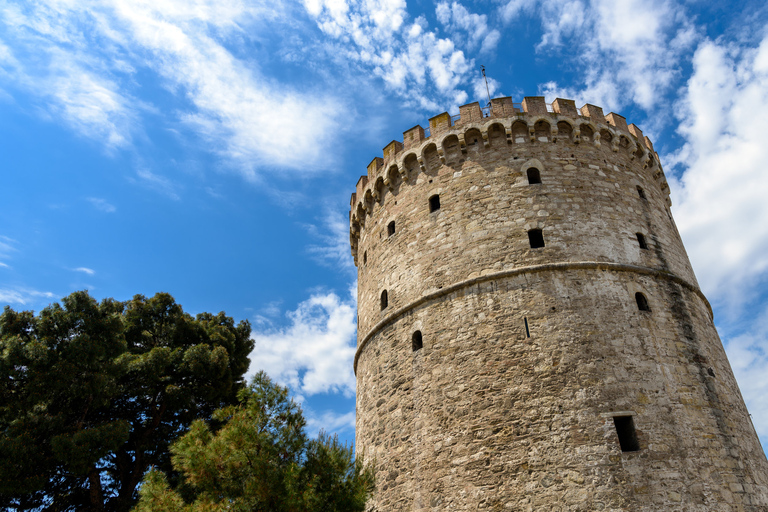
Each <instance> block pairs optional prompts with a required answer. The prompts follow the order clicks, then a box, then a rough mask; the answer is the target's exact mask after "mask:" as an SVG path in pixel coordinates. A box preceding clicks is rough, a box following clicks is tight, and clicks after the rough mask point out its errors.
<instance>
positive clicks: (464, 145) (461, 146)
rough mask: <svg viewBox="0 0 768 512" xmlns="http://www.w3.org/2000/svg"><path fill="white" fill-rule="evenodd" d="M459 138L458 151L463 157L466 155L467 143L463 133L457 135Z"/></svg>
mask: <svg viewBox="0 0 768 512" xmlns="http://www.w3.org/2000/svg"><path fill="white" fill-rule="evenodd" d="M457 135H458V137H459V149H461V153H462V154H463V155H466V154H467V142H466V141H465V140H464V133H463V132H462V133H459V134H457Z"/></svg>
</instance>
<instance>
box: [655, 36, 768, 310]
mask: <svg viewBox="0 0 768 512" xmlns="http://www.w3.org/2000/svg"><path fill="white" fill-rule="evenodd" d="M766 62H768V37H766V38H765V39H764V40H763V41H762V43H761V44H760V46H759V47H758V48H751V49H745V50H736V49H735V48H731V47H727V46H721V45H718V44H716V43H713V42H705V43H703V44H702V45H701V46H700V47H699V48H698V50H697V51H696V54H695V56H694V59H693V65H694V72H693V75H692V76H691V78H690V80H689V81H688V85H687V87H686V89H685V91H684V95H683V99H682V101H681V102H680V104H679V105H680V110H679V112H678V115H679V117H680V121H681V122H680V127H679V130H678V131H679V133H680V134H681V135H682V136H683V138H684V140H685V143H684V144H683V146H682V148H681V149H680V150H679V151H678V152H677V153H676V154H675V155H674V156H673V157H672V158H670V159H669V160H670V161H671V162H673V163H674V164H676V165H677V166H678V167H679V169H680V170H681V171H682V176H681V178H680V179H679V181H676V180H670V186H671V188H672V194H673V203H674V204H673V208H674V214H675V220H676V222H677V224H678V228H679V229H680V232H681V234H682V236H683V239H684V241H685V244H686V247H687V249H688V251H689V254H690V257H691V261H692V262H693V266H694V268H695V269H696V270H697V272H698V275H699V278H700V281H701V285H702V288H703V289H704V291H705V293H706V294H707V295H710V296H712V298H714V302H717V303H723V304H728V305H729V307H734V306H738V305H739V304H741V303H743V301H745V300H749V299H750V298H751V297H752V294H751V293H750V292H753V291H754V290H755V289H756V287H757V286H758V285H759V284H760V283H764V282H765V278H766V271H768V222H766V219H768V201H766V197H768V174H766V173H765V162H767V161H768V145H766V144H765V140H764V136H763V134H765V133H768V65H766Z"/></svg>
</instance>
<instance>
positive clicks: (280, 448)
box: [135, 373, 373, 512]
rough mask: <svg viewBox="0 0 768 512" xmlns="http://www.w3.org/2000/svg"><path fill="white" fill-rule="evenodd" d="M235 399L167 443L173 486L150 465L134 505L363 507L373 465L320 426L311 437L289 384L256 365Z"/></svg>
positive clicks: (167, 509)
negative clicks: (210, 420) (216, 425)
mask: <svg viewBox="0 0 768 512" xmlns="http://www.w3.org/2000/svg"><path fill="white" fill-rule="evenodd" d="M240 400H241V403H240V404H239V405H237V406H228V407H224V408H222V409H220V410H218V411H216V412H215V413H214V417H215V418H216V419H217V420H219V421H221V422H223V426H222V427H221V428H220V429H219V430H217V431H214V430H212V429H211V427H210V426H209V425H208V424H206V423H205V422H203V421H195V422H194V423H193V424H192V427H191V428H190V430H189V432H188V433H187V434H185V435H184V436H183V437H181V438H179V440H177V441H176V442H175V443H174V444H173V445H172V446H171V453H172V461H173V466H174V468H175V469H176V471H178V472H179V473H180V474H181V475H182V476H183V482H180V483H179V485H177V486H176V488H175V489H174V488H172V486H171V484H169V479H167V478H166V475H165V474H164V473H163V472H162V471H159V470H154V469H153V470H152V471H150V472H149V473H148V475H147V477H146V479H145V481H144V483H143V484H142V487H141V491H140V494H141V499H140V500H139V503H138V505H137V507H136V509H135V511H136V512H182V511H183V512H193V511H194V512H203V511H206V512H218V511H224V510H227V511H243V512H246V511H247V512H260V511H264V512H267V511H269V512H353V511H360V512H362V511H363V510H364V508H365V501H366V499H367V497H368V495H369V494H370V492H371V491H372V489H373V471H372V469H371V468H370V467H368V466H364V465H363V463H362V460H360V459H358V460H355V459H354V456H353V449H352V448H351V447H348V446H346V445H340V444H339V442H338V439H337V438H336V437H335V436H334V437H330V436H327V435H325V434H323V433H321V434H320V435H319V436H318V438H317V439H309V438H308V437H307V436H306V434H305V432H304V426H305V421H304V417H303V416H302V413H301V409H300V408H299V407H298V406H297V405H296V404H295V402H293V400H291V399H290V398H289V397H288V390H287V389H286V388H283V387H281V386H278V385H276V384H274V383H273V382H272V381H270V380H269V378H268V377H267V376H266V375H265V374H264V373H259V374H258V375H257V376H256V377H255V379H254V381H253V383H252V384H251V386H250V387H249V388H247V389H244V390H242V391H241V392H240Z"/></svg>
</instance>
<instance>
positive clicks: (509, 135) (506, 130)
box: [504, 124, 514, 144]
mask: <svg viewBox="0 0 768 512" xmlns="http://www.w3.org/2000/svg"><path fill="white" fill-rule="evenodd" d="M504 133H506V134H507V144H512V142H514V141H513V140H512V125H511V124H510V125H509V126H505V127H504Z"/></svg>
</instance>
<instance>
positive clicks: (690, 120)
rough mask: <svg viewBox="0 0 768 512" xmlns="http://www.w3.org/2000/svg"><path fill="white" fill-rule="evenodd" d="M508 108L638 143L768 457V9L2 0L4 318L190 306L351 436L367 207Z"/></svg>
mask: <svg viewBox="0 0 768 512" xmlns="http://www.w3.org/2000/svg"><path fill="white" fill-rule="evenodd" d="M481 64H482V65H485V66H486V68H487V70H488V77H489V85H490V89H491V94H492V95H493V96H502V95H504V96H512V97H513V99H514V101H516V102H518V101H521V100H522V98H523V96H526V95H528V96H534V95H544V96H546V98H547V101H548V102H551V101H552V100H554V99H555V98H556V97H564V98H572V99H575V100H576V102H577V104H578V105H579V106H580V105H583V104H584V103H593V104H596V105H600V106H602V107H603V108H604V110H605V112H609V111H615V112H618V113H620V114H622V115H624V116H625V117H626V118H627V119H628V120H629V121H630V122H634V123H635V124H637V125H639V126H640V127H641V128H642V129H643V130H644V132H645V134H646V135H648V136H649V137H650V138H651V139H652V140H653V142H654V146H655V148H656V150H657V151H658V152H659V154H660V155H661V161H662V165H663V166H664V169H665V172H666V174H667V176H668V178H669V181H670V186H671V189H672V200H673V214H674V215H675V219H676V221H677V223H678V226H679V228H680V230H681V233H682V236H683V239H684V241H685V243H686V247H687V249H688V252H689V256H690V258H691V260H692V262H693V265H694V269H695V271H696V274H697V277H698V279H699V282H700V284H701V286H702V289H703V290H704V293H705V294H706V295H707V297H708V298H709V299H710V301H711V302H712V304H713V306H714V310H715V320H716V324H717V326H718V328H719V330H720V333H721V336H722V338H723V342H724V344H725V346H726V350H727V352H728V355H729V357H730V361H731V365H732V366H733V368H734V371H735V373H736V376H737V378H738V380H739V384H740V386H741V390H742V393H743V395H744V397H745V399H746V401H747V404H748V407H749V409H750V412H751V413H752V417H753V421H754V424H755V427H756V428H757V430H758V433H759V434H760V436H761V439H762V442H763V445H764V446H765V445H766V442H767V441H768V400H765V399H764V397H765V396H766V395H768V200H766V197H768V173H767V172H766V168H767V167H768V143H766V134H768V7H766V5H765V3H764V2H761V1H744V2H731V3H711V2H703V1H694V0H689V1H683V2H675V1H671V0H670V1H662V0H643V1H641V0H627V1H616V0H599V1H591V2H590V1H587V0H493V1H487V2H469V1H467V2H452V1H450V2H444V1H439V0H438V1H437V2H435V1H426V0H416V1H411V2H406V1H405V0H304V1H303V2H302V1H301V0H299V1H296V2H282V1H280V0H275V1H269V2H267V1H263V0H260V1H253V2H251V1H247V0H134V1H127V0H47V1H42V0H41V1H34V0H32V1H24V2H21V1H19V2H14V1H10V2H9V1H4V0H0V170H1V171H2V174H0V177H1V178H2V181H0V202H1V204H2V208H0V305H4V304H9V305H11V306H12V307H13V308H15V309H33V310H36V311H39V310H40V309H41V308H43V307H45V306H46V305H47V304H49V303H51V302H52V301H56V300H59V299H60V298H61V297H63V296H65V295H67V294H69V293H71V292H72V291H75V290H80V289H89V290H90V291H91V293H92V294H93V295H94V296H95V297H97V298H104V297H115V298H116V299H120V300H126V299H128V298H130V297H131V296H133V295H134V294H137V293H141V294H144V295H152V294H154V293H155V292H158V291H167V292H169V293H171V294H172V295H173V296H174V297H175V298H176V299H177V301H178V302H179V303H181V304H182V305H183V306H184V308H185V309H186V310H187V311H189V312H191V313H198V312H202V311H213V312H218V311H221V310H223V311H226V312H227V314H229V315H231V316H233V317H235V319H238V320H240V319H248V320H250V321H251V323H252V325H253V334H254V339H255V340H256V350H255V351H254V354H253V355H252V366H251V369H252V371H256V370H257V369H260V368H263V369H266V370H267V371H268V372H269V373H270V374H271V375H272V376H273V377H275V378H276V379H278V380H279V381H280V382H283V383H286V384H289V385H290V386H291V387H292V389H293V390H294V392H295V394H296V396H297V398H298V399H299V400H301V401H302V402H303V404H304V408H305V412H306V414H307V416H308V418H309V419H310V426H311V428H312V429H313V430H316V429H317V428H319V427H321V426H322V427H325V428H326V429H328V430H331V431H336V432H339V434H340V435H341V437H342V438H344V439H349V440H351V439H353V436H354V390H355V381H354V376H353V374H352V358H353V355H354V345H355V329H356V327H355V287H356V284H355V276H356V269H355V267H354V265H353V263H352V260H351V257H350V253H349V236H348V229H349V226H348V209H349V196H350V194H351V192H352V191H353V190H354V185H355V183H356V181H357V178H358V177H359V176H360V175H361V174H363V173H364V172H365V168H366V165H367V164H368V163H369V162H370V161H371V159H372V158H373V157H375V156H380V155H381V148H383V147H384V146H385V145H386V144H387V143H388V142H389V141H391V140H392V139H401V137H402V132H403V131H404V130H406V129H408V128H410V127H412V126H414V125H415V124H421V125H422V126H426V123H427V119H428V118H429V117H432V116H434V115H436V114H438V113H440V112H443V111H446V110H447V111H450V112H451V113H457V111H458V106H459V105H462V104H465V103H469V102H471V101H477V100H480V101H484V97H485V85H484V83H483V82H482V77H481V75H480V65H481Z"/></svg>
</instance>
